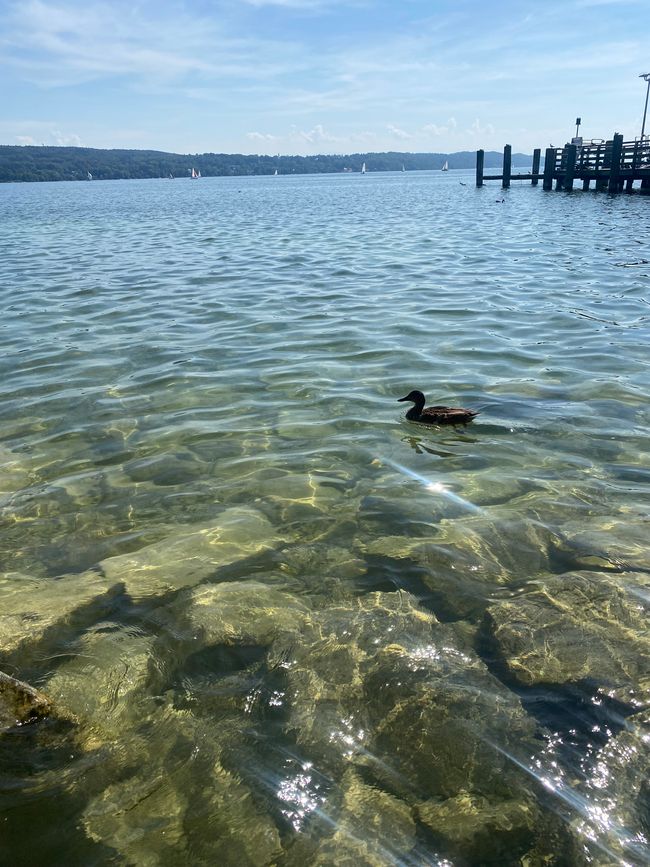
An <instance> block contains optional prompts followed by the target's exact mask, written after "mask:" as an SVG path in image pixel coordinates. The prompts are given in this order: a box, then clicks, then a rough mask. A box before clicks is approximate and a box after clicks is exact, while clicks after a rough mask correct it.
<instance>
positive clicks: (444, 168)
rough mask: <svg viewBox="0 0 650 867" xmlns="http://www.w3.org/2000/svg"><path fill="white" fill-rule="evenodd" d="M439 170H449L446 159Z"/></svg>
mask: <svg viewBox="0 0 650 867" xmlns="http://www.w3.org/2000/svg"><path fill="white" fill-rule="evenodd" d="M440 171H441V172H448V171H449V163H448V162H447V160H445V164H444V165H443V167H442V168H441V169H440Z"/></svg>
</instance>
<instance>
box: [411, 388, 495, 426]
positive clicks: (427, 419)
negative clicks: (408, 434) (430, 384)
mask: <svg viewBox="0 0 650 867" xmlns="http://www.w3.org/2000/svg"><path fill="white" fill-rule="evenodd" d="M404 401H409V402H410V403H414V404H415V406H412V407H411V409H410V410H409V411H408V412H407V413H406V418H407V419H408V420H409V421H419V422H420V423H421V424H467V423H468V422H470V421H473V420H474V419H475V418H476V416H477V415H478V412H474V410H472V409H463V408H462V407H460V406H427V407H426V408H425V406H424V404H425V403H426V398H425V397H424V395H423V394H422V392H421V391H417V390H414V391H409V393H408V394H407V395H406V397H400V398H398V401H397V402H398V403H403V402H404Z"/></svg>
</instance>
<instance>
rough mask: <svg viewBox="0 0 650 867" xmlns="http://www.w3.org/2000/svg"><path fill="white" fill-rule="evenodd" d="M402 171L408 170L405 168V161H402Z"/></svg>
mask: <svg viewBox="0 0 650 867" xmlns="http://www.w3.org/2000/svg"><path fill="white" fill-rule="evenodd" d="M402 171H403V172H405V171H406V169H405V168H404V163H402Z"/></svg>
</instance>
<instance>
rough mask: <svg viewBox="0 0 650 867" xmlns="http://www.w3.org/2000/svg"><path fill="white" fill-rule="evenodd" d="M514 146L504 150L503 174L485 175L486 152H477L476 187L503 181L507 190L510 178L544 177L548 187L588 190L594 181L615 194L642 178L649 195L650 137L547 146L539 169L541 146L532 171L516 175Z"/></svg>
mask: <svg viewBox="0 0 650 867" xmlns="http://www.w3.org/2000/svg"><path fill="white" fill-rule="evenodd" d="M511 152H512V149H511V146H510V145H506V146H505V148H504V149H503V170H502V172H501V174H500V175H496V174H495V175H493V174H489V175H488V174H485V172H484V170H483V162H484V155H485V152H484V151H483V150H479V151H477V152H476V186H477V187H482V186H483V182H484V181H501V186H502V187H503V188H504V189H507V188H508V187H509V186H510V182H511V181H531V183H532V184H533V186H536V185H537V183H538V181H539V180H540V179H541V180H542V183H543V188H544V189H545V190H551V189H553V184H554V183H555V189H556V190H572V189H573V185H574V183H575V182H576V181H581V182H582V189H583V190H588V189H589V188H590V185H591V182H592V181H593V182H594V184H595V189H597V190H607V192H608V193H610V194H611V195H614V194H616V193H620V192H623V191H625V192H627V193H631V192H633V189H634V183H635V181H640V182H641V186H640V190H639V191H640V192H641V193H644V194H646V195H650V138H648V137H645V138H644V139H643V140H641V139H637V140H636V141H630V142H624V141H623V136H622V135H620V134H618V133H616V134H615V135H614V137H613V138H612V139H611V140H610V141H601V142H596V143H594V142H590V143H587V144H584V145H576V144H567V145H565V146H564V147H563V148H546V153H545V156H544V170H543V171H540V157H541V149H540V148H536V149H535V150H534V151H533V165H532V171H530V172H526V173H524V174H513V173H512V169H511Z"/></svg>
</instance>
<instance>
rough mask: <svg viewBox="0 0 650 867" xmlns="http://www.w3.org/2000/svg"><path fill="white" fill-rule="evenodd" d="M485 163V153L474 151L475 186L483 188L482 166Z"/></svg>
mask: <svg viewBox="0 0 650 867" xmlns="http://www.w3.org/2000/svg"><path fill="white" fill-rule="evenodd" d="M484 162H485V151H484V150H479V151H476V186H477V187H482V186H483V164H484Z"/></svg>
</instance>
